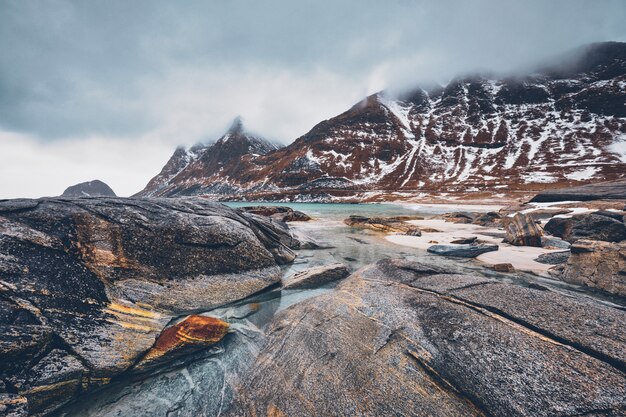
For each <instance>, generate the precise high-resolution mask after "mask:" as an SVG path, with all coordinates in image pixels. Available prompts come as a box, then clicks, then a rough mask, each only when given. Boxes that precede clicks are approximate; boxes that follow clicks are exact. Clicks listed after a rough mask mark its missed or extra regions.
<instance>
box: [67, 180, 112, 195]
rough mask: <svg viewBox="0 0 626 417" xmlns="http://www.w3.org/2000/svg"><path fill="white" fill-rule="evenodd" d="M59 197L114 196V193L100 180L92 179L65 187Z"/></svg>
mask: <svg viewBox="0 0 626 417" xmlns="http://www.w3.org/2000/svg"><path fill="white" fill-rule="evenodd" d="M61 197H115V193H114V192H113V190H112V189H111V187H109V186H108V185H106V184H105V183H103V182H102V181H100V180H93V181H87V182H81V183H80V184H76V185H72V186H71V187H67V188H66V189H65V191H63V194H62V195H61Z"/></svg>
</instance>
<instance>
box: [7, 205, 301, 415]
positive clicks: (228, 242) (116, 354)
mask: <svg viewBox="0 0 626 417" xmlns="http://www.w3.org/2000/svg"><path fill="white" fill-rule="evenodd" d="M289 238H290V236H289V235H288V233H286V232H284V231H283V230H282V229H279V228H272V227H271V226H268V225H267V224H265V223H263V222H262V221H259V220H258V219H257V218H255V217H254V216H252V215H246V214H242V213H239V212H237V211H235V210H233V209H230V208H228V207H226V206H223V205H221V204H215V203H210V202H207V201H205V200H203V199H176V200H169V199H151V200H135V199H121V198H91V199H62V198H54V199H40V200H5V201H1V202H0V328H1V331H0V357H2V361H0V382H1V383H0V388H1V389H2V391H4V392H6V393H9V394H15V395H18V396H22V397H25V398H26V399H27V400H28V409H29V412H30V413H31V414H33V415H38V414H44V413H48V412H50V411H52V410H54V409H56V408H58V407H59V406H60V405H62V404H64V403H65V402H67V401H69V400H71V399H72V398H74V397H76V396H78V395H81V393H84V392H86V391H91V390H93V389H95V388H98V387H101V386H103V385H105V384H107V383H108V382H109V381H110V380H111V379H113V378H115V377H116V376H118V375H120V374H122V373H124V372H126V371H127V370H129V369H130V368H132V367H133V366H134V365H135V364H136V363H137V362H138V361H139V360H140V359H141V358H142V357H144V355H145V354H146V353H147V352H149V351H150V350H151V349H157V350H159V351H163V349H161V347H163V346H162V345H160V344H158V345H157V346H154V343H155V339H157V337H158V336H159V334H161V332H162V331H163V329H164V327H165V326H166V325H167V324H168V323H169V322H170V321H171V320H172V319H173V318H176V317H181V316H185V315H187V314H189V313H194V312H197V311H201V310H208V309H212V308H215V307H218V306H221V305H224V304H228V303H232V302H234V301H236V300H239V299H242V298H245V297H247V296H249V295H251V294H254V293H256V292H258V291H260V290H262V289H264V288H267V287H268V286H271V285H275V284H278V283H279V282H280V276H281V273H280V268H279V265H280V264H284V263H287V262H290V261H292V260H293V259H294V257H295V255H294V253H293V252H292V251H291V250H290V249H288V248H286V247H285V246H284V244H283V243H282V241H284V240H287V239H289ZM191 320H193V322H194V323H195V319H191ZM183 323H186V322H185V321H183ZM193 332H195V330H194V331H193ZM165 333H167V331H166V332H165ZM177 334H179V335H182V334H183V333H178V332H177ZM194 334H195V333H194ZM194 337H195V336H194ZM183 339H184V338H183ZM166 350H167V349H166ZM164 352H165V351H164ZM162 356H166V354H165V353H164V355H162ZM3 387H4V388H3Z"/></svg>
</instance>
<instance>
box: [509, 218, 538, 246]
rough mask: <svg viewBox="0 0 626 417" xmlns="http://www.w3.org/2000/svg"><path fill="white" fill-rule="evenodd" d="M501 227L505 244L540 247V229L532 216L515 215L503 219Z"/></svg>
mask: <svg viewBox="0 0 626 417" xmlns="http://www.w3.org/2000/svg"><path fill="white" fill-rule="evenodd" d="M502 225H503V226H504V231H505V232H506V238H505V239H504V241H505V242H506V243H509V244H511V245H515V246H535V247H541V235H542V233H541V229H540V228H539V227H538V226H537V224H536V223H535V220H534V219H533V218H532V216H530V215H527V214H524V213H517V214H515V215H514V216H513V217H505V218H503V219H502Z"/></svg>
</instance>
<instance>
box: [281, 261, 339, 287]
mask: <svg viewBox="0 0 626 417" xmlns="http://www.w3.org/2000/svg"><path fill="white" fill-rule="evenodd" d="M348 275H350V270H349V269H348V267H347V266H346V265H344V264H340V263H335V264H330V265H322V266H317V267H314V268H309V269H307V270H304V271H301V272H296V273H295V274H293V275H292V276H291V277H289V278H287V279H286V280H285V282H284V284H283V289H285V290H296V289H307V288H315V287H319V286H322V285H324V284H328V283H329V282H333V281H338V280H340V279H343V278H345V277H347V276H348Z"/></svg>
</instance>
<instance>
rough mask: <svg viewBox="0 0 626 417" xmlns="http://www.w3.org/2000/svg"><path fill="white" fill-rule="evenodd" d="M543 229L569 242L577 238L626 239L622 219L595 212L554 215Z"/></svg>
mask: <svg viewBox="0 0 626 417" xmlns="http://www.w3.org/2000/svg"><path fill="white" fill-rule="evenodd" d="M544 230H545V231H546V232H548V233H550V234H552V235H553V236H557V237H560V238H562V239H564V240H567V241H568V242H570V243H571V242H575V241H576V240H578V239H592V240H603V241H607V242H619V241H622V240H626V225H624V222H623V220H616V219H615V218H613V217H610V216H606V215H602V214H597V213H585V214H577V215H575V216H572V217H567V218H563V217H554V218H552V219H550V221H549V222H548V223H546V225H545V226H544Z"/></svg>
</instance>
